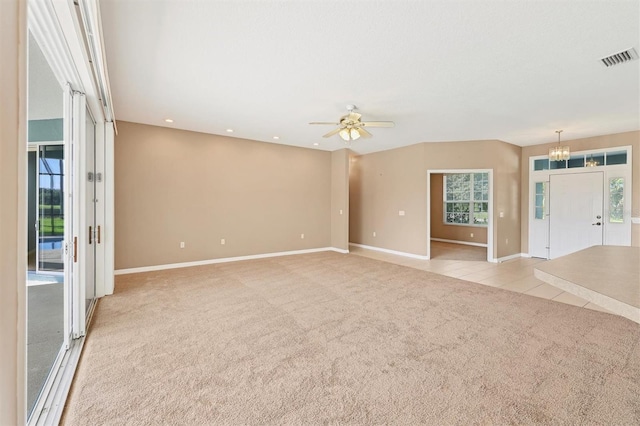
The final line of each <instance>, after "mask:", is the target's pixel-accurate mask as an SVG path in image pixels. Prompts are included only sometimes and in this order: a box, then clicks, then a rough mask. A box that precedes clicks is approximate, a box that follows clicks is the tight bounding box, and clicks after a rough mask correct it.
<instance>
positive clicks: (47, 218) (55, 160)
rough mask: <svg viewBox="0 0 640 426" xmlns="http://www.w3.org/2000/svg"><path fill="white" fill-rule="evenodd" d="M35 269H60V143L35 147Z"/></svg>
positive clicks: (61, 225) (62, 217)
mask: <svg viewBox="0 0 640 426" xmlns="http://www.w3.org/2000/svg"><path fill="white" fill-rule="evenodd" d="M37 185H38V220H37V226H36V230H37V240H38V244H37V246H36V251H37V271H38V272H42V271H47V272H57V273H61V272H63V271H64V259H63V255H64V253H63V252H64V250H63V248H64V247H63V241H64V214H65V211H64V196H63V190H62V189H63V185H64V146H63V145H41V146H39V150H38V180H37Z"/></svg>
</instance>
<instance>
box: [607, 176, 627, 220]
mask: <svg viewBox="0 0 640 426" xmlns="http://www.w3.org/2000/svg"><path fill="white" fill-rule="evenodd" d="M609 223H624V178H621V177H619V178H613V179H611V180H609Z"/></svg>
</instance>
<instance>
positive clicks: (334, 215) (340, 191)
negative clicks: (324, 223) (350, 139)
mask: <svg viewBox="0 0 640 426" xmlns="http://www.w3.org/2000/svg"><path fill="white" fill-rule="evenodd" d="M331 247H335V248H337V249H341V250H349V151H348V150H347V149H340V150H338V151H333V152H332V153H331Z"/></svg>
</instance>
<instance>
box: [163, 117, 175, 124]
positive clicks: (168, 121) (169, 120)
mask: <svg viewBox="0 0 640 426" xmlns="http://www.w3.org/2000/svg"><path fill="white" fill-rule="evenodd" d="M164 121H166V122H167V123H173V120H172V119H170V118H165V119H164Z"/></svg>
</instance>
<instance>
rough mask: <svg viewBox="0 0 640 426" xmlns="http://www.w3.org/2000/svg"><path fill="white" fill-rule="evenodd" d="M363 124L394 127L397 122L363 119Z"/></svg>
mask: <svg viewBox="0 0 640 426" xmlns="http://www.w3.org/2000/svg"><path fill="white" fill-rule="evenodd" d="M361 125H362V126H366V127H394V126H395V125H396V123H394V122H393V121H363V122H362V123H361Z"/></svg>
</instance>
